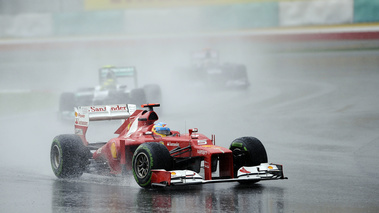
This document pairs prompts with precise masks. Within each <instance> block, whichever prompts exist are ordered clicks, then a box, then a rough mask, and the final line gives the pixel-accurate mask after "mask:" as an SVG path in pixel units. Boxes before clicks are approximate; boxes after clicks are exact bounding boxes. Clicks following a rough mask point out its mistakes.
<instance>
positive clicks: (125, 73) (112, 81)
mask: <svg viewBox="0 0 379 213" xmlns="http://www.w3.org/2000/svg"><path fill="white" fill-rule="evenodd" d="M127 79H132V81H129V84H128V85H126V84H125V83H126V82H125V80H127ZM160 101H161V88H160V86H159V85H157V84H148V85H145V86H144V87H141V88H139V87H138V79H137V70H136V68H135V67H132V66H130V67H113V66H109V67H103V68H101V69H99V85H98V86H95V87H88V88H79V89H78V90H77V91H75V92H65V93H62V94H61V96H60V100H59V115H60V117H61V118H63V119H73V118H74V111H73V109H74V107H77V106H86V105H102V104H117V103H136V104H139V105H141V104H143V103H147V102H150V103H156V102H160Z"/></svg>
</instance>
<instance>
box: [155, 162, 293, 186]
mask: <svg viewBox="0 0 379 213" xmlns="http://www.w3.org/2000/svg"><path fill="white" fill-rule="evenodd" d="M152 172H153V175H152V180H151V181H152V186H162V187H165V186H168V185H169V186H170V185H172V186H180V185H195V184H206V183H219V182H235V181H239V182H258V181H261V180H279V179H287V177H284V174H283V166H282V165H279V164H269V163H262V164H260V165H259V166H250V167H248V166H243V167H241V168H240V169H239V170H238V172H237V177H236V178H214V179H212V180H204V179H203V177H202V176H201V175H200V174H198V173H196V172H194V171H191V170H173V171H166V170H163V169H157V170H152Z"/></svg>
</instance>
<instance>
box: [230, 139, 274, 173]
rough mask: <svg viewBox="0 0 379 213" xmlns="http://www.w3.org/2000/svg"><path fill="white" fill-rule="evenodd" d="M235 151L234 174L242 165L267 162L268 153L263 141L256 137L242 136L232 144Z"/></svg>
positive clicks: (231, 146)
mask: <svg viewBox="0 0 379 213" xmlns="http://www.w3.org/2000/svg"><path fill="white" fill-rule="evenodd" d="M229 149H230V150H232V152H233V166H234V176H235V177H236V176H237V172H238V169H240V168H241V167H242V166H258V165H260V164H261V163H267V153H266V149H265V147H264V146H263V144H262V142H261V141H260V140H258V139H257V138H254V137H240V138H237V139H235V140H234V141H233V142H232V143H231V144H230V148H229Z"/></svg>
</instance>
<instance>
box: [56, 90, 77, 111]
mask: <svg viewBox="0 0 379 213" xmlns="http://www.w3.org/2000/svg"><path fill="white" fill-rule="evenodd" d="M75 106H76V99H75V94H74V93H71V92H65V93H62V94H61V96H60V97H59V111H60V112H62V111H74V107H75Z"/></svg>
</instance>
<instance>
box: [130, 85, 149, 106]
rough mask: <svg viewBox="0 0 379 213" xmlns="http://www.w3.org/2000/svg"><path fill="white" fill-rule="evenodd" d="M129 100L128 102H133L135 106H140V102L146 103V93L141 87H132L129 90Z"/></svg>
mask: <svg viewBox="0 0 379 213" xmlns="http://www.w3.org/2000/svg"><path fill="white" fill-rule="evenodd" d="M130 101H131V103H129V104H135V105H137V106H141V105H142V104H146V103H147V102H146V94H145V91H144V90H143V89H134V90H132V91H130Z"/></svg>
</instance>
